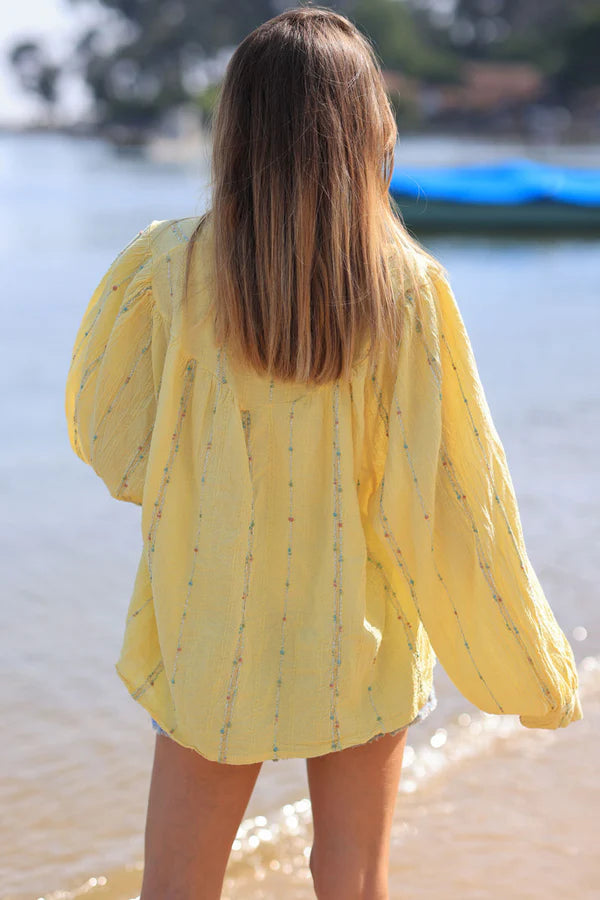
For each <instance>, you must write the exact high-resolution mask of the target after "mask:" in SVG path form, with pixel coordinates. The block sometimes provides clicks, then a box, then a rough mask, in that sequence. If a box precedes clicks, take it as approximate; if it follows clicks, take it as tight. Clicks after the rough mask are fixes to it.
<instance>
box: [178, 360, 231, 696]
mask: <svg viewBox="0 0 600 900" xmlns="http://www.w3.org/2000/svg"><path fill="white" fill-rule="evenodd" d="M220 366H221V351H220V350H219V352H218V354H217V373H216V374H217V389H216V391H215V402H214V403H213V408H212V413H211V421H210V433H209V436H208V440H207V442H206V447H205V448H204V461H203V465H202V475H201V477H200V485H201V487H200V498H199V503H200V509H199V512H198V528H197V529H196V535H195V537H194V544H193V557H192V570H191V572H190V576H189V578H188V583H187V591H186V595H185V600H184V603H183V610H182V613H181V620H180V622H179V634H178V637H177V647H176V649H175V658H174V660H173V671H172V672H171V684H175V673H176V671H177V660H178V657H179V654H180V653H181V647H182V642H183V629H184V625H185V618H186V616H187V609H188V604H189V600H190V595H191V593H192V587H193V586H194V574H195V571H196V560H197V559H198V550H199V547H200V529H201V528H202V514H203V513H202V498H203V494H204V485H205V482H206V471H207V467H208V460H209V457H210V454H211V450H212V445H213V437H214V429H215V419H216V415H217V406H218V403H219V396H220V393H221V384H222V380H221V377H220Z"/></svg>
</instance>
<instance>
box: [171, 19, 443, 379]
mask: <svg viewBox="0 0 600 900" xmlns="http://www.w3.org/2000/svg"><path fill="white" fill-rule="evenodd" d="M396 141H397V127H396V120H395V117H394V114H393V111H392V107H391V105H390V102H389V99H388V96H387V93H386V90H385V84H384V81H383V78H382V75H381V70H380V67H379V63H378V60H377V57H376V55H375V52H374V50H373V48H372V46H371V44H370V43H369V41H368V40H367V38H366V37H365V36H364V35H363V34H362V33H361V32H360V31H359V30H358V28H357V27H356V26H355V25H354V24H353V23H352V22H351V21H350V20H349V19H347V18H346V17H345V16H343V15H341V14H340V13H337V12H333V11H332V10H330V9H327V8H323V7H315V6H309V7H297V8H295V9H289V10H286V11H285V12H283V13H281V14H280V15H277V16H275V17H274V18H272V19H269V20H268V21H267V22H264V23H263V24H262V25H260V26H259V27H258V28H256V29H255V30H254V31H252V32H251V33H250V34H249V35H248V36H247V37H246V38H245V39H244V40H243V41H242V42H241V43H240V44H239V46H238V47H237V49H236V50H235V52H234V53H233V55H232V57H231V59H230V60H229V64H228V66H227V70H226V72H225V76H224V79H223V82H222V84H221V86H220V91H219V95H218V100H217V104H216V108H215V112H214V115H213V146H212V172H211V176H212V180H211V181H212V191H213V193H212V207H211V209H210V210H209V211H208V212H207V213H205V215H204V216H203V217H202V219H201V221H200V222H199V224H198V227H197V229H196V230H195V231H194V233H193V234H192V237H191V239H190V242H189V246H188V258H187V263H188V267H187V270H186V283H187V275H188V273H189V256H190V253H191V250H192V246H193V243H194V238H195V237H196V236H197V234H198V232H199V229H200V227H201V226H202V225H203V224H205V222H206V221H207V220H208V221H210V225H211V226H212V237H213V244H212V247H213V253H214V256H213V264H214V271H215V273H217V277H216V282H215V285H214V295H213V302H214V327H215V337H216V340H217V343H218V344H224V343H227V347H228V349H229V350H230V352H231V353H232V354H233V355H234V356H235V357H236V358H237V359H238V360H239V361H240V362H241V363H242V364H243V365H249V366H250V367H251V368H252V369H253V370H254V371H257V372H260V373H263V374H268V375H271V376H272V377H275V378H279V379H281V380H283V381H290V380H291V381H300V382H304V383H307V384H313V385H318V384H324V383H328V382H331V381H334V380H336V379H338V378H340V377H341V378H343V379H349V378H350V377H351V376H352V371H353V369H354V368H355V366H356V365H357V364H358V358H359V356H360V354H361V353H362V350H363V348H364V344H365V341H366V340H367V339H368V338H370V362H371V364H375V362H376V360H377V358H378V357H379V355H380V353H381V351H382V350H383V349H388V350H392V351H394V350H395V349H397V346H398V343H399V341H400V335H401V322H402V303H401V302H400V298H401V296H402V295H403V294H404V293H405V292H406V291H407V290H412V291H413V292H414V291H418V290H419V285H418V280H417V279H416V277H415V267H414V261H415V254H416V253H417V254H418V253H420V254H422V255H423V254H424V255H425V256H428V254H426V253H425V251H424V250H423V248H422V247H421V246H420V245H419V244H418V243H417V241H415V240H414V239H413V238H412V237H411V236H410V235H409V234H408V232H407V231H406V229H405V227H404V225H403V223H402V220H401V218H400V216H399V214H398V213H397V212H396V210H395V208H394V206H393V204H392V201H391V198H390V194H389V182H390V178H391V174H392V168H393V154H394V147H395V145H396ZM428 258H429V259H430V260H431V257H428ZM363 359H364V357H363Z"/></svg>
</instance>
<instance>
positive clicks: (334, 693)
mask: <svg viewBox="0 0 600 900" xmlns="http://www.w3.org/2000/svg"><path fill="white" fill-rule="evenodd" d="M339 393H340V386H339V381H338V382H336V384H335V388H334V393H333V420H334V433H333V442H332V443H333V563H334V577H333V596H334V613H333V639H332V645H331V657H332V666H331V681H330V683H329V687H330V688H331V703H330V709H329V718H330V721H331V732H332V738H331V747H332V749H333V750H335V749H341V744H340V723H339V721H338V716H337V700H338V697H339V688H338V674H339V667H340V665H341V662H342V660H341V652H342V647H341V639H342V563H343V554H342V526H343V522H342V502H341V501H342V477H341V465H340V456H341V450H340V438H339V408H338V404H339Z"/></svg>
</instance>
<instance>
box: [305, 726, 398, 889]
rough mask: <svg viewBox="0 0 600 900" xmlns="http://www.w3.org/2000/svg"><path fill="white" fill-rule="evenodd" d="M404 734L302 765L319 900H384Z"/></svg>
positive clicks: (311, 760) (383, 738) (314, 758)
mask: <svg viewBox="0 0 600 900" xmlns="http://www.w3.org/2000/svg"><path fill="white" fill-rule="evenodd" d="M407 734H408V728H405V729H404V730H403V731H401V732H400V733H399V734H395V735H385V736H384V737H381V738H379V739H378V740H376V741H372V742H371V743H367V744H363V745H361V746H359V747H350V748H348V749H347V750H339V751H335V752H333V753H327V754H325V755H324V756H316V757H312V758H310V759H307V760H306V769H307V775H308V784H309V789H310V799H311V805H312V819H313V826H314V841H313V847H312V851H311V859H310V866H311V871H312V873H313V880H314V884H315V891H316V894H317V897H318V898H319V900H367V898H368V900H387V897H388V869H389V845H390V836H391V828H392V819H393V815H394V808H395V804H396V799H397V795H398V785H399V783H400V772H401V769H402V758H403V755H404V747H405V745H406V738H407Z"/></svg>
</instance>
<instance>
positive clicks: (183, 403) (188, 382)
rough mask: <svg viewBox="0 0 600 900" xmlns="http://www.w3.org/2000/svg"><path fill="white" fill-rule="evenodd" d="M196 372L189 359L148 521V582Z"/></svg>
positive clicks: (194, 365)
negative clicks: (168, 446) (150, 518)
mask: <svg viewBox="0 0 600 900" xmlns="http://www.w3.org/2000/svg"><path fill="white" fill-rule="evenodd" d="M195 372H196V360H195V359H192V360H189V361H188V363H187V365H186V367H185V373H184V378H183V386H182V390H181V397H180V399H179V410H178V413H177V420H176V422H175V426H174V428H173V433H172V436H171V446H170V448H169V455H168V457H167V462H166V465H165V466H164V468H163V474H162V478H161V482H160V485H159V488H158V493H157V496H156V500H155V501H154V509H153V512H152V521H151V523H150V528H149V530H148V535H147V541H148V549H147V553H148V577H149V579H150V583H152V555H153V553H154V550H155V547H156V533H157V531H158V526H159V524H160V520H161V516H162V511H163V506H164V503H165V497H166V494H167V488H168V485H169V482H170V480H171V476H170V471H171V469H172V467H173V462H174V460H175V454H176V453H177V451H178V450H179V438H180V434H181V429H182V427H183V420H184V418H185V414H186V410H187V404H188V400H189V397H190V394H191V391H192V386H193V383H194V375H195Z"/></svg>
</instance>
